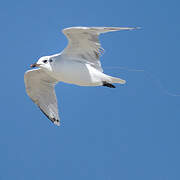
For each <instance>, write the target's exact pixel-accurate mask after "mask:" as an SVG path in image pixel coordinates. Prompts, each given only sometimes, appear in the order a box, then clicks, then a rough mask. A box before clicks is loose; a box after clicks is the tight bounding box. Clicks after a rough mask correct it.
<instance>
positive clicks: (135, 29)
mask: <svg viewBox="0 0 180 180" xmlns="http://www.w3.org/2000/svg"><path fill="white" fill-rule="evenodd" d="M133 29H135V30H136V29H137V30H138V29H142V27H135V28H133Z"/></svg>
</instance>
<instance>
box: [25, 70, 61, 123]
mask: <svg viewBox="0 0 180 180" xmlns="http://www.w3.org/2000/svg"><path fill="white" fill-rule="evenodd" d="M24 81H25V87H26V92H27V94H28V96H29V97H30V98H31V99H32V101H33V102H34V103H35V104H37V106H38V107H39V108H40V110H41V111H42V112H43V113H44V114H45V115H46V116H47V117H48V118H49V119H50V120H51V121H52V122H53V123H54V124H56V125H58V126H59V125H60V118H59V114H58V105H57V99H56V94H55V90H54V86H55V84H56V80H55V79H54V78H52V77H50V76H48V75H47V74H46V72H44V71H43V70H42V69H35V70H30V71H27V72H26V73H25V75H24Z"/></svg>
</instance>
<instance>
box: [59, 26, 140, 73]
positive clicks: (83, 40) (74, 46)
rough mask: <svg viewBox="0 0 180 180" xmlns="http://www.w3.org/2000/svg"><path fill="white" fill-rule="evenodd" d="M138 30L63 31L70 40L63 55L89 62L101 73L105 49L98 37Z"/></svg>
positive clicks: (92, 28) (74, 28) (90, 28)
mask: <svg viewBox="0 0 180 180" xmlns="http://www.w3.org/2000/svg"><path fill="white" fill-rule="evenodd" d="M133 29H137V28H130V27H71V28H66V29H64V30H63V33H64V34H65V35H66V37H67V38H68V40H69V43H68V46H67V47H66V48H65V49H64V51H63V53H62V55H66V56H69V57H73V58H74V59H75V60H76V59H77V60H78V59H81V60H84V61H88V63H90V64H91V65H93V66H94V67H95V68H97V69H98V70H100V71H103V70H102V67H101V63H100V61H99V57H100V55H101V54H102V52H103V48H102V47H101V44H100V42H99V39H98V36H99V35H100V34H101V33H106V32H110V31H119V30H133Z"/></svg>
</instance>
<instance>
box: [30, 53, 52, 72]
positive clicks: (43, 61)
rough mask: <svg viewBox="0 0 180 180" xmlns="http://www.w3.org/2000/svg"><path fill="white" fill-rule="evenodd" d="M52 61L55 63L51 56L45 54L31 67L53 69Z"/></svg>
mask: <svg viewBox="0 0 180 180" xmlns="http://www.w3.org/2000/svg"><path fill="white" fill-rule="evenodd" d="M52 63H53V60H52V58H51V57H50V56H43V57H41V58H40V59H39V60H38V61H37V62H36V63H34V64H31V66H30V67H31V68H34V67H40V68H43V69H46V70H49V71H51V70H52Z"/></svg>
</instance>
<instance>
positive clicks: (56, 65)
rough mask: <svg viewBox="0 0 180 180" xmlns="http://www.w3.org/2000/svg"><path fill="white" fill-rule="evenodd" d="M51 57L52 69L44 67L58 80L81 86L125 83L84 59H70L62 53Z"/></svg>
mask: <svg viewBox="0 0 180 180" xmlns="http://www.w3.org/2000/svg"><path fill="white" fill-rule="evenodd" d="M49 58H50V59H52V60H53V64H52V66H51V68H52V69H51V70H50V71H49V70H46V69H44V71H45V72H46V73H47V74H49V75H50V76H52V77H53V78H55V79H56V80H57V81H58V82H59V81H61V82H65V83H69V84H75V85H79V86H101V85H103V82H108V83H117V82H118V81H119V83H122V84H123V83H125V81H124V80H121V79H119V78H114V77H111V76H108V75H106V74H104V73H103V72H101V71H99V70H97V69H96V68H94V67H93V66H92V65H91V64H90V63H88V62H85V61H84V60H83V59H76V60H74V59H73V58H72V59H69V58H68V57H64V56H63V55H61V54H58V55H57V54H56V55H54V56H49Z"/></svg>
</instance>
